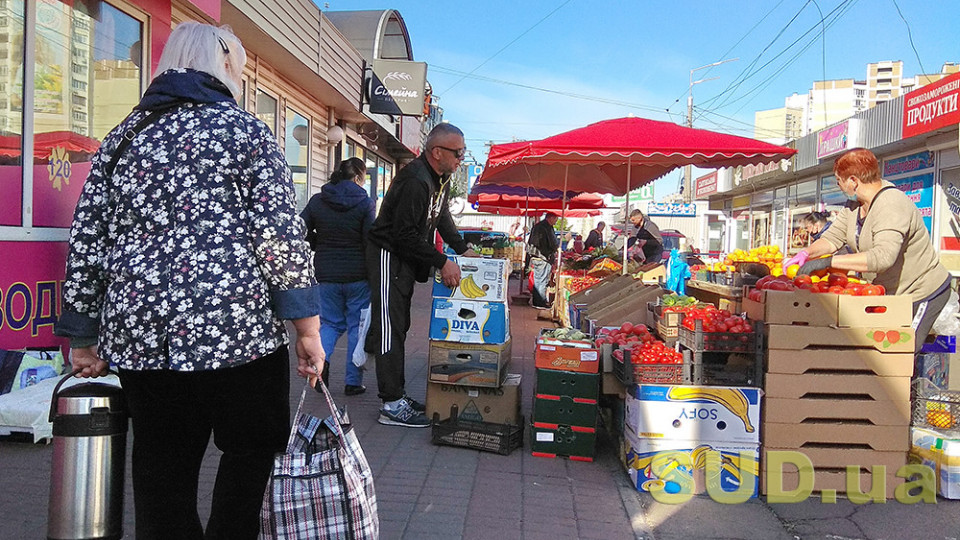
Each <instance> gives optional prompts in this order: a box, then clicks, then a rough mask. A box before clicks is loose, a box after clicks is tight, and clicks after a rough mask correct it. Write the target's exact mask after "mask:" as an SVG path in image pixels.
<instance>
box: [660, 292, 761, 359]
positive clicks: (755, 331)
mask: <svg viewBox="0 0 960 540" xmlns="http://www.w3.org/2000/svg"><path fill="white" fill-rule="evenodd" d="M761 336H762V333H761V328H760V324H758V323H756V322H754V321H750V320H748V319H746V318H744V317H741V316H738V315H733V314H732V313H730V312H729V311H727V310H725V309H717V308H716V307H715V306H713V305H712V304H706V305H705V306H704V307H702V308H699V309H691V310H689V311H688V312H687V313H686V315H685V316H684V318H683V322H682V323H681V326H680V332H679V342H680V344H681V345H683V346H684V347H686V348H688V349H690V350H691V351H694V352H742V353H755V352H759V351H760V349H761V346H762V344H761V341H762V340H761Z"/></svg>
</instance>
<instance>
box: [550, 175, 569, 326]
mask: <svg viewBox="0 0 960 540" xmlns="http://www.w3.org/2000/svg"><path fill="white" fill-rule="evenodd" d="M569 174H570V165H566V166H565V167H564V168H563V193H562V194H561V195H560V196H561V197H563V199H562V200H561V201H562V205H561V206H560V219H561V220H563V222H564V223H566V222H567V176H568V175H569ZM562 245H563V244H562V243H561V242H557V270H556V274H555V277H554V286H553V290H554V299H553V320H555V321H559V320H561V317H560V294H561V291H560V268H561V267H562V266H563V249H562Z"/></svg>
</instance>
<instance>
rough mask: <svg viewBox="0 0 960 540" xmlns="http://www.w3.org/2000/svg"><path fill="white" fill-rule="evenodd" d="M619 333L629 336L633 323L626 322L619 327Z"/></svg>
mask: <svg viewBox="0 0 960 540" xmlns="http://www.w3.org/2000/svg"><path fill="white" fill-rule="evenodd" d="M620 332H622V333H624V334H629V333H631V332H633V323H628V322H625V323H623V325H621V326H620Z"/></svg>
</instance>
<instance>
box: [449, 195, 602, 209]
mask: <svg viewBox="0 0 960 540" xmlns="http://www.w3.org/2000/svg"><path fill="white" fill-rule="evenodd" d="M467 201H468V202H470V203H471V204H473V203H476V204H479V205H480V206H486V207H488V208H515V209H530V210H539V211H543V210H557V211H559V210H562V209H563V202H564V201H563V199H562V198H559V197H558V198H553V197H534V196H532V195H531V196H530V197H527V196H525V195H496V194H493V193H479V194H473V193H471V194H470V195H468V196H467ZM605 204H606V203H605V202H604V200H603V197H602V196H600V195H599V194H597V193H581V194H579V195H576V196H574V197H572V198H569V199H567V201H566V206H567V208H568V209H572V210H589V209H597V208H604V207H605Z"/></svg>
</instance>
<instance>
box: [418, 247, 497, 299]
mask: <svg viewBox="0 0 960 540" xmlns="http://www.w3.org/2000/svg"><path fill="white" fill-rule="evenodd" d="M450 259H451V260H452V261H453V262H454V263H456V264H457V266H459V267H460V285H459V286H457V287H454V288H452V289H451V288H450V287H447V286H446V285H444V284H443V281H441V280H440V272H437V273H436V274H435V277H434V280H433V296H434V297H435V298H452V299H456V300H483V301H485V302H506V301H507V284H508V283H509V277H510V270H511V266H510V261H508V260H506V259H484V258H481V257H459V256H454V257H450Z"/></svg>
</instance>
